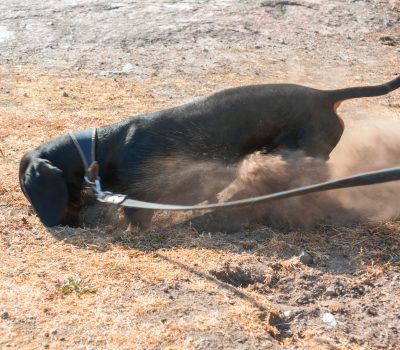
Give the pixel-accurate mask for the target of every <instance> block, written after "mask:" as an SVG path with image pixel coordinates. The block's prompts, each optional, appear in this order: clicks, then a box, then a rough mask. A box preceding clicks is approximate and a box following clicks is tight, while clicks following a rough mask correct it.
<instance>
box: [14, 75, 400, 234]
mask: <svg viewBox="0 0 400 350" xmlns="http://www.w3.org/2000/svg"><path fill="white" fill-rule="evenodd" d="M399 86H400V77H397V78H396V79H394V80H392V81H390V82H389V83H387V84H384V85H378V86H369V87H358V88H348V89H342V90H333V91H321V90H316V89H311V88H307V87H303V86H298V85H289V84H275V85H254V86H245V87H239V88H234V89H228V90H224V91H222V92H218V93H215V94H213V95H211V96H209V97H206V98H204V99H201V100H199V101H196V102H193V103H190V104H186V105H183V106H180V107H176V108H171V109H167V110H163V111H160V112H156V113H150V114H147V115H142V116H136V117H133V118H131V119H129V120H126V121H122V122H120V123H117V124H113V125H110V126H104V127H100V128H98V129H97V139H96V160H97V161H98V163H99V166H100V174H99V175H100V177H101V179H102V183H103V186H104V188H106V189H110V190H113V191H123V192H124V193H125V194H127V195H129V196H131V197H132V198H135V199H139V200H145V201H157V200H158V199H159V191H158V190H157V188H149V186H141V182H142V181H144V180H146V181H148V180H150V182H151V179H152V176H153V175H154V176H159V175H160V174H162V172H163V169H161V168H160V169H157V167H156V166H152V164H153V165H154V164H157V161H158V160H160V159H163V158H165V157H171V156H172V157H173V156H174V155H177V154H179V155H183V156H187V157H190V158H191V159H195V160H205V161H207V160H217V161H219V162H223V163H226V164H231V163H235V162H237V161H239V160H241V159H242V158H243V157H244V156H246V155H248V154H250V153H252V152H254V151H257V150H262V151H264V152H273V151H275V152H276V151H279V150H280V149H300V150H303V151H304V152H305V154H306V155H308V156H311V157H321V158H323V159H328V158H329V154H330V152H331V151H332V150H333V148H334V147H335V146H336V144H337V143H338V142H339V140H340V137H341V135H342V132H343V129H344V125H343V122H342V120H341V119H340V117H339V116H338V115H337V114H336V108H337V106H338V104H339V103H340V102H341V101H343V100H345V99H349V98H358V97H366V96H378V95H383V94H386V93H388V92H390V91H392V90H394V89H396V88H398V87H399ZM84 172H85V169H84V167H83V164H82V160H81V157H80V154H79V152H78V150H77V148H76V146H75V145H74V143H73V142H72V140H71V137H70V136H69V135H64V136H60V137H57V138H54V139H51V140H49V141H48V142H46V143H44V144H43V145H41V146H39V147H38V148H36V149H34V150H32V151H30V152H28V153H27V154H26V155H25V156H24V157H23V158H22V160H21V164H20V174H19V176H20V184H21V188H22V190H23V191H24V193H25V195H26V196H27V197H28V199H29V200H30V202H31V203H32V205H33V207H34V208H35V210H36V212H37V214H38V216H39V217H40V219H41V220H42V222H43V223H44V224H45V225H47V226H54V225H58V224H63V225H71V226H76V225H77V224H78V222H79V210H80V208H81V206H82V201H81V190H82V187H83V176H84ZM144 187H145V188H144ZM200 199H202V198H199V200H200ZM143 213H144V215H143ZM126 214H127V216H128V219H129V221H130V222H131V223H132V224H134V225H138V226H141V227H146V226H147V225H148V224H149V223H150V220H151V216H152V213H151V211H147V212H143V211H136V210H127V211H126Z"/></svg>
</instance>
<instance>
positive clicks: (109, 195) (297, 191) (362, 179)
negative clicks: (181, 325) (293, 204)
mask: <svg viewBox="0 0 400 350" xmlns="http://www.w3.org/2000/svg"><path fill="white" fill-rule="evenodd" d="M70 136H71V138H72V140H73V141H74V144H75V146H76V147H77V148H78V151H79V154H80V155H81V158H82V163H83V165H84V166H85V176H84V180H85V184H86V186H85V188H86V190H87V191H88V192H89V194H91V195H92V196H94V197H95V198H96V199H97V200H98V201H99V202H102V203H108V204H114V205H120V206H122V207H127V208H138V209H139V208H140V209H152V210H170V211H190V210H207V209H216V208H227V207H236V206H243V205H250V204H255V203H261V202H263V203H265V202H271V201H274V200H278V199H284V198H290V197H297V196H302V195H305V194H309V193H315V192H321V191H329V190H334V189H339V188H349V187H357V186H369V185H376V184H381V183H385V182H392V181H398V180H400V167H393V168H386V169H382V170H378V171H371V172H366V173H359V174H355V175H352V176H348V177H343V178H340V179H337V180H330V181H325V182H321V183H317V184H313V185H307V186H302V187H297V188H293V189H290V190H286V191H280V192H276V193H271V194H267V195H263V196H256V197H250V198H245V199H239V200H234V201H228V202H223V203H212V204H205V205H174V204H161V203H152V202H144V201H139V200H136V199H131V198H128V196H126V195H123V194H118V193H113V192H110V191H103V190H102V187H101V180H100V177H99V165H98V163H97V162H96V160H95V152H94V150H95V141H96V129H92V130H84V131H79V132H75V133H70ZM88 136H90V137H88ZM88 140H90V141H89V142H88ZM88 155H89V158H85V157H86V156H88ZM88 160H89V161H88ZM90 161H91V162H90ZM88 164H90V166H88Z"/></svg>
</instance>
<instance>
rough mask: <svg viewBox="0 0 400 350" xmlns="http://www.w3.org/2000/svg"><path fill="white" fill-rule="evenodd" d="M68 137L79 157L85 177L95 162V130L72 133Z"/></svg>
mask: <svg viewBox="0 0 400 350" xmlns="http://www.w3.org/2000/svg"><path fill="white" fill-rule="evenodd" d="M69 136H70V137H71V139H72V141H73V142H74V145H75V147H76V149H77V150H78V152H79V155H80V156H81V160H82V163H83V168H84V170H85V175H86V176H89V175H90V174H89V167H90V166H91V165H92V164H93V162H95V161H96V136H97V129H96V128H94V129H87V130H80V131H74V132H70V133H69Z"/></svg>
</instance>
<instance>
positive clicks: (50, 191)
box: [19, 152, 79, 226]
mask: <svg viewBox="0 0 400 350" xmlns="http://www.w3.org/2000/svg"><path fill="white" fill-rule="evenodd" d="M19 182H20V186H21V189H22V192H23V193H24V195H25V197H26V198H27V199H28V200H29V202H30V203H31V204H32V206H33V208H34V209H35V212H36V213H37V215H38V216H39V218H40V220H41V221H42V222H43V224H44V225H46V226H56V225H69V226H77V224H78V221H79V209H78V208H77V206H76V205H72V203H71V198H70V197H71V195H70V194H69V191H68V187H67V183H66V179H65V174H64V173H63V171H62V170H61V169H60V168H58V167H57V166H55V165H53V164H52V163H51V161H49V160H48V159H43V158H40V157H38V155H37V154H35V152H29V153H27V154H26V155H25V156H24V157H23V158H22V160H21V163H20V168H19Z"/></svg>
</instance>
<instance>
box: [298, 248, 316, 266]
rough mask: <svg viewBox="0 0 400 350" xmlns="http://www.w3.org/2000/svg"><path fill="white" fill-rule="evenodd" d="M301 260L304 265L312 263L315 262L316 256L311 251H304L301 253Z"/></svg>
mask: <svg viewBox="0 0 400 350" xmlns="http://www.w3.org/2000/svg"><path fill="white" fill-rule="evenodd" d="M300 261H301V262H302V263H303V264H304V265H308V266H310V265H312V264H314V258H313V257H312V255H311V254H310V253H307V252H305V251H302V252H301V254H300Z"/></svg>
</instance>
